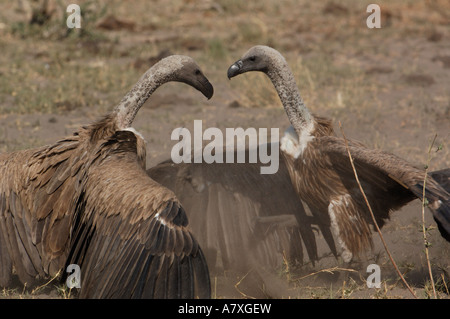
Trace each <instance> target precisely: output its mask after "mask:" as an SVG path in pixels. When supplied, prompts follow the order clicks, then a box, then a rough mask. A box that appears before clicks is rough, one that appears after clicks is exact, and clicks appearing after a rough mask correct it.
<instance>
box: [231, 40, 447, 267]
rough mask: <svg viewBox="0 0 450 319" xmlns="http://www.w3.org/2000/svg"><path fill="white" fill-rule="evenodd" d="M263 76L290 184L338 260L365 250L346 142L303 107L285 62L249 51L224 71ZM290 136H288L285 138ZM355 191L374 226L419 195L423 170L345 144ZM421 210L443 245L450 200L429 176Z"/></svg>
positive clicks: (261, 49) (363, 219)
mask: <svg viewBox="0 0 450 319" xmlns="http://www.w3.org/2000/svg"><path fill="white" fill-rule="evenodd" d="M249 71H260V72H264V73H265V74H266V75H267V76H268V77H269V79H270V80H271V81H272V83H273V85H274V87H275V89H276V91H277V93H278V96H279V98H280V100H281V102H282V104H283V107H284V109H285V111H286V113H287V116H288V118H289V121H290V122H291V125H292V127H293V132H291V134H289V133H288V134H286V135H285V136H284V137H283V138H282V140H281V150H282V154H283V155H284V156H285V159H286V161H287V166H288V170H289V174H290V177H291V181H292V183H293V185H294V188H295V190H296V191H297V194H298V195H299V196H300V198H301V199H302V200H303V201H304V202H305V203H307V205H308V207H309V208H310V209H311V211H312V212H313V214H314V215H315V217H316V218H318V219H319V220H320V221H321V222H322V223H325V224H327V225H329V226H330V227H331V229H332V230H333V232H334V233H335V235H336V236H337V240H338V243H339V244H340V246H341V248H342V250H343V253H342V257H343V259H344V260H345V261H349V260H351V258H352V256H353V255H355V254H358V252H361V251H363V250H364V249H366V248H368V247H371V246H372V238H371V229H370V227H369V226H370V224H373V222H372V218H371V216H370V214H369V210H368V208H367V205H366V203H365V201H364V198H363V196H362V193H361V192H360V189H359V186H358V185H357V181H356V179H355V176H354V172H353V169H352V166H351V164H350V159H349V156H348V153H347V147H346V143H345V140H344V139H343V138H339V137H336V136H335V133H334V131H333V127H332V123H331V121H330V120H328V119H324V118H321V117H317V116H313V115H312V114H311V113H310V112H309V110H308V109H307V108H306V106H305V104H304V102H303V100H302V98H301V96H300V92H299V90H298V87H297V84H296V81H295V78H294V76H293V74H292V71H291V70H290V68H289V66H288V64H287V62H286V60H285V59H284V57H283V56H282V55H281V54H280V53H279V52H278V51H276V50H275V49H273V48H270V47H267V46H255V47H253V48H251V49H250V50H249V51H247V52H246V53H245V54H244V55H243V56H242V58H241V59H239V60H238V61H236V62H235V63H234V64H232V65H231V66H230V68H229V69H228V77H229V78H232V77H234V76H237V75H239V74H242V73H245V72H249ZM294 135H296V137H294V138H292V136H294ZM348 149H349V150H350V153H351V155H352V157H353V159H354V163H355V166H356V171H357V173H358V176H359V179H360V181H361V185H362V188H363V189H364V191H365V194H366V195H367V197H368V201H369V203H370V205H371V207H372V210H373V212H374V215H375V219H376V222H377V224H378V225H379V226H380V227H381V226H382V225H383V224H384V223H385V220H386V219H387V218H388V217H389V213H390V211H392V210H396V209H399V208H400V207H402V206H403V205H405V204H406V203H408V202H409V201H411V200H413V199H415V198H422V190H423V184H424V178H425V171H424V170H422V169H418V168H416V167H414V166H413V165H411V164H409V163H408V162H407V161H405V160H403V159H401V158H399V157H397V156H395V155H392V154H389V153H386V152H383V151H381V150H373V149H369V148H367V147H365V146H363V145H362V144H361V143H359V142H356V141H352V140H349V141H348ZM426 199H427V202H428V208H429V209H430V210H431V212H432V214H433V217H434V219H435V221H436V223H437V225H438V228H439V230H440V232H441V235H442V236H443V237H444V238H446V239H447V240H450V195H449V193H448V192H447V191H446V190H445V189H444V188H442V187H441V186H440V185H439V184H438V183H437V182H436V181H435V180H434V179H433V178H432V177H431V176H428V178H427V183H426Z"/></svg>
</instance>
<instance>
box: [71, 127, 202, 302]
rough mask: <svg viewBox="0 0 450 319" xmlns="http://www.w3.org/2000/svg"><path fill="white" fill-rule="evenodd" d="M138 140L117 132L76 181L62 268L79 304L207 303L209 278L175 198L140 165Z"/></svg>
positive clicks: (130, 133) (128, 134) (125, 133)
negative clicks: (74, 269)
mask: <svg viewBox="0 0 450 319" xmlns="http://www.w3.org/2000/svg"><path fill="white" fill-rule="evenodd" d="M137 138H138V137H137V136H136V135H135V134H134V133H132V132H129V131H117V132H116V133H115V134H114V135H113V136H112V137H111V138H109V139H108V141H107V142H105V143H104V144H103V145H101V146H100V147H99V148H98V151H97V153H96V156H94V157H93V160H92V163H91V164H90V165H89V168H88V170H87V171H86V176H84V177H83V178H82V180H83V185H82V189H83V192H82V194H81V196H80V198H79V200H78V203H77V214H76V215H75V216H76V220H75V221H74V232H73V237H72V250H71V252H70V256H69V259H68V264H77V265H79V266H80V270H81V292H80V297H82V298H194V297H200V298H208V297H210V283H209V272H208V268H207V265H206V261H205V258H204V256H203V253H202V250H201V249H200V247H199V245H198V243H197V241H196V239H195V238H194V237H193V235H192V233H191V232H190V231H189V229H188V219H187V217H186V213H185V211H184V209H183V208H182V207H181V205H180V203H179V202H178V200H177V199H176V197H175V195H174V194H173V193H172V192H171V191H169V190H168V189H166V188H165V187H162V186H161V185H159V184H158V183H156V182H155V181H153V180H152V179H151V178H149V177H148V176H147V174H146V173H145V171H144V169H143V168H142V166H140V164H139V159H138V156H137V150H136V144H137Z"/></svg>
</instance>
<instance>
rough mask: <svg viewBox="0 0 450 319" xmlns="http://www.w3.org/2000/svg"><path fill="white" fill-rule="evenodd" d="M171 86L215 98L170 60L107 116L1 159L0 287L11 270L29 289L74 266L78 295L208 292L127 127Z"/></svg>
mask: <svg viewBox="0 0 450 319" xmlns="http://www.w3.org/2000/svg"><path fill="white" fill-rule="evenodd" d="M169 81H179V82H184V83H186V84H188V85H191V86H193V87H194V88H196V89H198V90H199V91H201V92H202V93H203V94H204V95H205V96H206V97H207V98H208V99H209V98H211V96H212V95H213V87H212V85H211V84H210V83H209V81H208V80H207V78H206V77H205V76H204V75H203V73H202V72H201V70H200V68H199V67H198V65H197V64H196V62H195V61H194V60H193V59H191V58H189V57H186V56H170V57H167V58H165V59H163V60H161V61H159V62H158V63H156V64H155V65H154V66H152V67H151V68H150V69H149V70H148V71H147V72H146V73H145V74H144V75H143V76H142V77H141V79H140V80H139V81H138V82H137V83H136V84H135V85H134V87H133V88H132V89H131V90H130V91H129V92H128V93H127V94H126V95H125V97H124V98H123V99H122V101H121V102H120V103H119V104H118V106H117V107H116V108H115V109H114V111H113V112H112V113H111V114H109V115H107V116H106V117H105V118H103V119H101V120H99V121H97V122H95V123H93V124H92V125H88V126H84V127H81V128H80V129H79V130H78V131H77V132H75V133H74V134H73V135H71V136H68V137H66V138H64V139H62V140H60V141H58V142H56V143H55V144H53V145H49V146H43V147H40V148H37V149H29V150H23V151H17V152H13V153H9V154H2V155H0V178H1V183H0V286H8V284H9V283H10V281H11V278H12V275H13V269H14V270H15V272H16V273H17V275H18V277H19V279H20V280H21V281H22V282H23V283H27V284H28V286H30V285H31V284H32V283H33V281H34V280H35V279H36V278H37V277H45V276H48V275H50V276H53V275H55V274H56V273H57V272H58V271H60V270H62V268H63V267H64V266H65V265H66V264H68V263H78V264H79V266H80V268H81V292H80V296H81V297H82V298H84V297H96V298H105V297H121V298H129V297H136V298H139V297H168V298H176V297H188V298H193V297H195V296H200V297H208V296H209V295H210V290H209V289H210V288H209V277H208V271H207V265H206V263H205V261H204V258H203V255H202V252H201V250H200V248H199V247H198V245H197V243H196V240H195V239H194V238H193V237H192V235H191V233H190V231H189V229H188V228H187V219H186V216H185V213H184V211H183V209H182V208H181V206H180V205H179V202H178V201H177V199H176V197H175V196H174V195H173V193H172V192H171V191H169V190H168V189H166V188H164V187H161V186H159V185H158V184H157V183H156V182H154V181H152V180H151V179H150V178H149V177H148V176H147V174H146V173H145V143H144V141H143V139H142V138H141V137H140V136H139V134H138V133H136V132H135V131H134V130H133V129H132V128H130V126H131V123H132V122H133V119H134V117H135V116H136V113H137V112H138V110H139V108H140V107H141V106H142V105H143V104H144V102H145V101H146V100H147V99H148V98H149V97H150V95H151V94H152V93H153V92H154V91H155V90H156V89H157V88H158V87H159V86H161V85H162V84H164V83H167V82H169ZM130 177H132V178H130ZM68 257H70V259H69V260H68ZM194 279H195V280H194ZM194 282H198V283H199V286H198V288H199V289H197V290H195V289H194V288H196V287H195V285H196V284H197V283H196V284H195V285H194ZM194 290H195V292H194Z"/></svg>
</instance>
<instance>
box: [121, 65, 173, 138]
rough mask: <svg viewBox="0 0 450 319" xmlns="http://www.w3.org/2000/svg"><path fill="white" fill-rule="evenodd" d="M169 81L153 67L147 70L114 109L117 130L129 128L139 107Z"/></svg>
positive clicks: (166, 75) (168, 78)
mask: <svg viewBox="0 0 450 319" xmlns="http://www.w3.org/2000/svg"><path fill="white" fill-rule="evenodd" d="M155 66H156V65H155ZM169 81H170V75H169V74H164V73H162V72H159V70H158V68H155V67H152V68H151V69H149V70H148V71H147V72H146V73H145V74H144V75H143V76H142V77H141V79H140V80H139V81H138V82H137V83H136V84H135V85H134V86H133V88H132V89H131V90H130V91H129V92H128V93H127V94H126V95H125V96H124V98H123V99H122V101H120V103H119V104H118V105H117V106H116V108H115V109H114V113H115V117H116V124H117V127H118V129H119V130H124V129H127V128H129V127H131V124H132V123H133V120H134V118H135V117H136V114H137V112H138V111H139V109H140V108H141V106H142V105H143V104H144V103H145V102H146V101H147V99H148V98H149V97H150V96H151V95H152V93H153V92H154V91H155V90H156V89H157V88H158V87H160V86H161V85H162V84H164V83H166V82H169Z"/></svg>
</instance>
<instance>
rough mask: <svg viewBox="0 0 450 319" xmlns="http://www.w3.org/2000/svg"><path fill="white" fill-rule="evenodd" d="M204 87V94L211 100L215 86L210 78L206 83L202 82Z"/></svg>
mask: <svg viewBox="0 0 450 319" xmlns="http://www.w3.org/2000/svg"><path fill="white" fill-rule="evenodd" d="M202 84H203V85H202V86H203V88H202V90H201V92H202V93H203V95H204V96H205V97H206V98H207V99H208V100H209V99H211V97H212V96H213V94H214V87H213V86H212V84H211V83H209V81H208V80H206V81H205V83H202Z"/></svg>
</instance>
